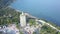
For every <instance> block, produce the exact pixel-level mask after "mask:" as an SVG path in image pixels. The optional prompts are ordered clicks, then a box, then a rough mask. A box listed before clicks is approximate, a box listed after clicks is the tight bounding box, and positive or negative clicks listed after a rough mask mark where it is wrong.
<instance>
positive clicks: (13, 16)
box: [0, 7, 60, 34]
mask: <svg viewBox="0 0 60 34" xmlns="http://www.w3.org/2000/svg"><path fill="white" fill-rule="evenodd" d="M20 14H21V12H19V11H17V10H15V9H13V8H11V7H7V8H5V9H4V10H0V25H8V24H17V25H18V24H19V23H20V19H19V18H20V17H19V16H20ZM41 20H43V21H45V22H46V23H49V24H51V25H52V26H54V27H56V28H58V29H60V27H59V26H57V25H55V24H52V23H51V22H49V21H47V20H44V19H41ZM30 22H31V23H30V24H32V25H35V21H34V20H30ZM18 27H19V26H18ZM20 33H22V32H20ZM34 34H36V33H35V32H34ZM40 34H60V33H59V32H58V31H56V30H55V29H52V28H51V27H50V26H48V25H46V24H45V25H43V26H42V27H41V30H40Z"/></svg>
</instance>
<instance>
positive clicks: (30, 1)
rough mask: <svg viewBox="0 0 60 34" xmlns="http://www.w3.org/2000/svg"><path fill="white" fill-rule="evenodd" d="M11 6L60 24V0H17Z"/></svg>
mask: <svg viewBox="0 0 60 34" xmlns="http://www.w3.org/2000/svg"><path fill="white" fill-rule="evenodd" d="M11 7H13V8H14V9H17V10H21V11H24V12H27V13H30V14H31V15H33V16H36V17H38V18H43V19H46V20H48V21H51V22H53V23H55V24H56V25H59V26H60V0H16V1H15V2H14V3H12V4H11Z"/></svg>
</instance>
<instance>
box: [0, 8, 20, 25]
mask: <svg viewBox="0 0 60 34" xmlns="http://www.w3.org/2000/svg"><path fill="white" fill-rule="evenodd" d="M19 15H20V12H17V11H16V10H15V9H12V8H10V7H7V8H6V9H4V10H0V25H6V24H11V23H19Z"/></svg>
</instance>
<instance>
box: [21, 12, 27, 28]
mask: <svg viewBox="0 0 60 34" xmlns="http://www.w3.org/2000/svg"><path fill="white" fill-rule="evenodd" d="M20 25H21V27H24V26H26V15H25V14H24V13H23V12H22V14H21V15H20Z"/></svg>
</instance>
